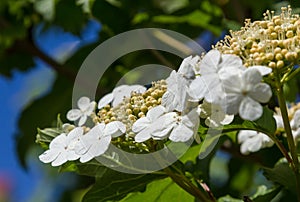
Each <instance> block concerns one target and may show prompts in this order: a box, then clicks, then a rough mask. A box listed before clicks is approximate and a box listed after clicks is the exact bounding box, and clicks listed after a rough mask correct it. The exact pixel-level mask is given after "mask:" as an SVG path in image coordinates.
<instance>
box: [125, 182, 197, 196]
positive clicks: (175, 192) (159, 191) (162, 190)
mask: <svg viewBox="0 0 300 202" xmlns="http://www.w3.org/2000/svg"><path fill="white" fill-rule="evenodd" d="M171 199H174V200H175V201H194V197H193V196H191V195H190V194H188V193H187V192H185V191H184V190H183V189H182V188H180V187H179V186H178V185H177V184H175V183H174V182H173V181H172V180H171V179H170V178H166V179H162V180H156V181H154V182H151V183H149V184H148V185H147V189H146V191H145V192H143V193H131V194H129V195H128V196H127V197H126V198H124V199H123V200H121V201H122V202H136V201H145V202H152V201H170V200H171Z"/></svg>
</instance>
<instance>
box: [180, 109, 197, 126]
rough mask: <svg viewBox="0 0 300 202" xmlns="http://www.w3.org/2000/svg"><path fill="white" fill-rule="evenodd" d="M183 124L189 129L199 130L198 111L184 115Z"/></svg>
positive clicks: (194, 110)
mask: <svg viewBox="0 0 300 202" xmlns="http://www.w3.org/2000/svg"><path fill="white" fill-rule="evenodd" d="M181 122H182V124H184V125H185V126H187V127H189V128H195V127H196V128H198V126H199V122H200V119H199V115H198V113H197V109H193V110H192V111H190V112H189V113H188V114H187V115H184V116H183V117H182V121H181Z"/></svg>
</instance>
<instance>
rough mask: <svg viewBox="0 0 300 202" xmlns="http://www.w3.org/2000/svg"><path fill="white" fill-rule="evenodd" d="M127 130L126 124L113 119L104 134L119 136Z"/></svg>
mask: <svg viewBox="0 0 300 202" xmlns="http://www.w3.org/2000/svg"><path fill="white" fill-rule="evenodd" d="M125 131H126V126H125V125H124V124H123V123H122V122H120V121H113V122H110V123H108V124H107V125H106V126H105V129H104V134H105V135H110V136H112V137H119V136H120V135H123V134H124V133H125Z"/></svg>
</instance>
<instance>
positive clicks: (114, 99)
mask: <svg viewBox="0 0 300 202" xmlns="http://www.w3.org/2000/svg"><path fill="white" fill-rule="evenodd" d="M145 91H146V88H145V87H144V86H141V85H130V86H129V85H121V86H118V87H116V88H115V89H114V90H113V91H112V93H109V94H107V95H105V96H104V97H102V98H101V99H100V101H99V103H98V109H101V108H103V107H104V106H106V105H107V104H109V103H112V107H115V106H117V105H118V104H119V103H121V102H122V101H123V99H124V97H130V95H131V93H132V92H137V93H143V92H145Z"/></svg>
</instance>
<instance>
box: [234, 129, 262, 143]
mask: <svg viewBox="0 0 300 202" xmlns="http://www.w3.org/2000/svg"><path fill="white" fill-rule="evenodd" d="M255 135H257V132H256V131H253V130H241V131H240V132H239V134H238V143H242V142H245V141H247V140H248V139H250V138H252V137H254V136H255Z"/></svg>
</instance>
